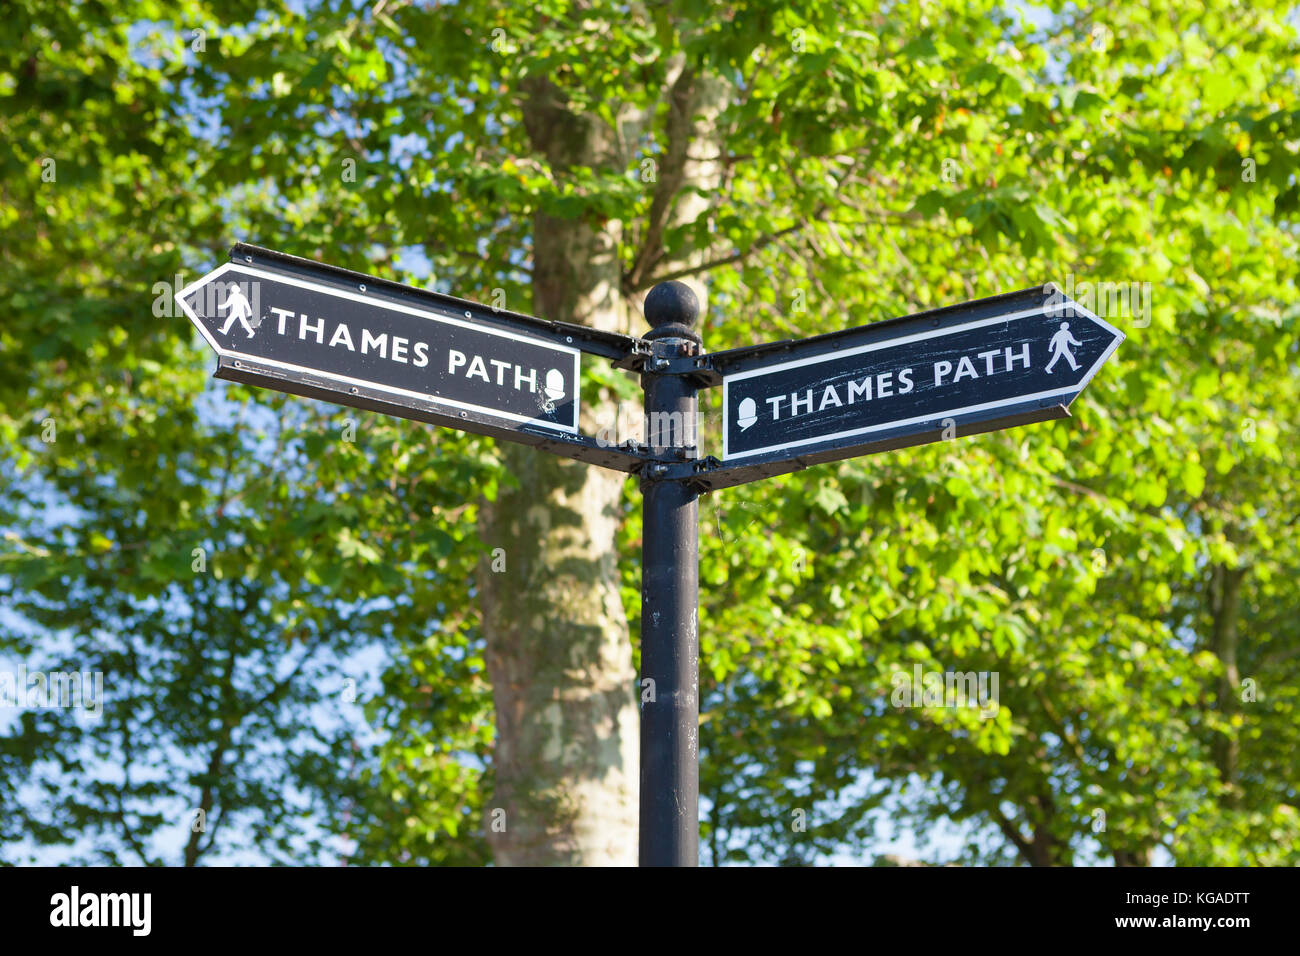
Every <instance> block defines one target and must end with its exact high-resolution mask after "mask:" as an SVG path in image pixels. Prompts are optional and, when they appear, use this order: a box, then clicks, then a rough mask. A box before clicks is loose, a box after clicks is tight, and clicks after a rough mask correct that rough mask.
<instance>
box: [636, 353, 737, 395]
mask: <svg viewBox="0 0 1300 956" xmlns="http://www.w3.org/2000/svg"><path fill="white" fill-rule="evenodd" d="M645 370H646V371H647V372H654V373H655V374H656V375H682V376H685V377H686V378H689V379H690V380H691V381H693V382H694V383H695V384H696V385H697V386H699V387H700V388H712V387H714V386H715V385H721V384H722V373H721V372H719V371H718V370H717V369H716V368H714V366H713V357H712V356H711V355H709V354H705V355H685V356H681V357H679V358H657V359H654V360H653V361H652V362H651V363H650V365H649V366H648V367H647V368H646V369H645Z"/></svg>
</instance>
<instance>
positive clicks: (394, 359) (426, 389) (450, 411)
mask: <svg viewBox="0 0 1300 956" xmlns="http://www.w3.org/2000/svg"><path fill="white" fill-rule="evenodd" d="M231 259H232V261H231V262H229V263H227V264H226V265H222V266H220V267H219V268H217V269H216V270H215V271H213V272H211V273H209V274H208V275H206V276H204V277H203V278H201V279H199V280H198V281H197V282H194V283H192V284H191V285H189V286H187V287H186V288H184V289H182V290H181V291H180V292H179V293H178V294H177V296H176V300H177V302H178V304H179V305H180V307H181V309H182V310H183V311H184V312H185V314H186V315H187V316H189V318H190V320H191V321H192V322H193V323H194V324H195V325H196V326H198V329H199V331H200V332H201V333H202V334H203V337H204V338H205V339H206V340H207V341H208V343H209V344H210V345H211V346H212V348H213V349H215V350H216V352H217V355H218V368H217V373H216V374H217V376H218V377H221V378H228V379H234V380H237V381H243V382H248V383H250V384H255V385H262V386H267V387H270V388H275V389H278V390H280V391H286V392H293V393H295V394H300V395H307V396H310V397H313V398H320V399H325V400H327V401H331V402H336V403H338V404H342V405H349V406H354V407H358V408H366V409H371V410H375V411H382V412H386V413H388V414H393V415H399V416H402V417H405V418H414V419H418V420H421V421H429V422H434V423H436V424H441V425H449V426H452V427H455V428H459V429H462V430H465V431H471V432H477V433H480V434H488V435H495V436H497V437H501V438H507V439H511V440H514V441H522V442H524V443H526V444H531V445H546V446H547V447H548V450H552V451H556V450H558V451H560V453H561V454H567V455H570V456H572V457H578V458H583V459H585V460H589V461H595V462H596V463H598V464H604V465H608V466H611V467H617V468H621V469H623V470H628V469H629V468H630V467H631V466H632V465H634V464H639V461H640V460H639V459H635V458H629V457H628V456H626V455H623V454H621V453H620V452H619V450H618V449H602V448H598V447H596V443H595V442H592V441H591V440H589V439H584V438H582V437H581V436H580V435H579V434H578V411H579V386H580V381H581V355H582V352H584V351H587V352H595V353H596V354H599V355H603V356H605V357H607V358H613V359H615V360H618V359H622V358H626V356H627V354H628V353H629V351H633V350H634V349H633V346H634V344H635V343H636V341H637V340H634V339H631V338H629V337H627V336H617V335H612V334H609V333H602V332H599V331H597V330H594V329H589V328H586V327H582V326H573V325H566V324H563V323H557V322H548V321H545V320H542V319H537V318H534V317H532V316H527V315H521V314H518V313H513V312H506V311H504V310H499V309H491V308H488V307H485V306H481V305H477V304H475V303H472V302H467V301H464V300H462V299H456V298H453V297H451V296H445V295H440V294H438V293H434V292H430V291H427V290H423V289H415V288H412V287H409V286H403V285H399V284H397V283H394V282H388V281H385V280H381V279H375V278H373V277H370V276H365V275H361V274H358V273H353V272H349V271H347V270H343V269H337V268H334V267H331V266H325V265H322V264H320V263H315V262H310V261H308V260H304V259H298V258H295V257H292V256H286V255H283V254H282V253H276V252H272V251H271V250H266V249H260V248H258V247H256V246H249V245H244V244H240V245H237V246H235V248H234V249H233V250H232V253H231Z"/></svg>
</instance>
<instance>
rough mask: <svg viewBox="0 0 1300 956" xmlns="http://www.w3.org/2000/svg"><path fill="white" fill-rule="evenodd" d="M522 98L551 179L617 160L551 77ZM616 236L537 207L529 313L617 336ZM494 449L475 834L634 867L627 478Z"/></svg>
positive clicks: (589, 412)
mask: <svg viewBox="0 0 1300 956" xmlns="http://www.w3.org/2000/svg"><path fill="white" fill-rule="evenodd" d="M529 92H530V99H529V102H528V104H527V106H526V110H525V117H524V119H525V127H526V129H527V130H528V133H529V136H530V138H531V139H532V141H533V145H534V146H535V147H536V148H537V150H538V151H539V152H540V153H541V154H543V155H544V156H545V157H546V158H547V159H548V160H549V161H550V163H551V164H552V166H553V167H554V168H555V169H556V170H557V171H561V170H563V169H564V168H566V167H568V166H570V165H576V164H579V163H581V164H584V165H590V166H593V167H596V166H600V165H602V164H609V163H615V162H618V161H620V158H619V157H618V156H617V155H616V154H615V147H616V139H615V137H614V135H613V131H612V130H610V129H609V128H608V127H607V126H606V125H605V124H604V123H602V122H601V121H600V120H599V119H597V118H595V117H594V116H588V115H578V114H576V113H575V112H573V111H572V110H570V109H569V108H568V107H567V106H566V104H565V103H564V101H563V97H562V96H561V94H560V93H559V92H558V91H557V90H556V88H555V87H554V86H553V85H552V84H551V83H550V82H549V81H546V80H540V81H534V82H533V83H532V84H531V88H530V90H529ZM621 230H622V227H621V223H618V222H616V221H609V222H597V221H594V220H593V219H592V218H591V217H590V216H584V217H583V218H579V219H571V220H565V219H557V218H555V217H553V216H550V215H548V214H546V213H545V212H539V213H538V214H537V215H536V218H535V221H534V231H533V311H534V313H535V314H537V315H539V316H542V317H544V318H547V319H555V320H562V321H566V322H579V323H583V324H585V325H590V326H593V327H596V328H603V329H610V330H616V331H626V329H627V324H628V323H627V312H626V306H625V303H624V302H623V299H622V296H621V292H620V279H621V270H620V264H619V259H618V246H619V241H620V239H621ZM601 361H603V360H601ZM614 409H615V405H614V401H613V399H612V396H605V397H604V399H603V400H602V401H601V402H599V403H597V404H596V406H595V407H594V408H593V407H591V405H590V403H586V407H585V408H583V410H582V420H583V421H582V424H583V431H584V432H586V433H587V434H594V433H595V431H596V430H597V429H598V428H599V427H601V426H602V425H607V424H609V423H610V421H611V420H612V418H613V416H614V414H615V411H614ZM503 452H504V458H505V462H506V465H507V467H508V468H509V470H510V471H511V472H512V473H513V474H514V476H515V477H516V478H517V479H518V481H519V486H518V487H517V488H508V487H505V486H504V485H503V486H502V488H501V490H500V492H499V494H498V497H497V500H496V502H495V503H492V504H490V505H486V506H485V507H484V508H483V510H482V512H481V514H482V519H481V525H480V532H481V534H482V536H483V539H484V541H485V543H486V544H487V546H488V549H489V553H488V554H486V555H485V556H484V558H483V559H482V560H481V561H480V569H479V570H480V573H479V600H480V602H481V605H482V610H483V628H484V633H485V637H486V646H487V647H486V660H487V666H488V670H489V673H490V676H491V679H492V692H493V698H494V702H495V706H496V720H497V740H496V748H495V752H494V759H493V770H494V774H495V793H494V797H493V799H492V800H491V801H490V803H489V806H488V808H487V812H486V813H485V820H484V826H485V829H486V831H487V838H488V841H489V843H490V845H491V846H492V849H493V854H494V857H495V860H496V862H497V863H498V864H501V865H524V866H529V865H550V864H582V865H623V864H626V865H632V864H635V863H636V852H637V818H636V813H637V780H638V768H637V764H638V732H639V731H638V715H637V709H636V696H635V679H636V674H635V672H634V670H633V667H632V646H631V642H630V640H629V635H628V625H627V616H626V615H625V613H624V611H623V605H622V602H621V600H620V596H619V571H618V553H617V550H616V547H615V544H616V542H615V536H616V533H617V531H618V526H619V522H620V520H621V516H622V514H623V511H622V507H621V504H622V493H623V485H624V482H625V480H626V476H625V475H623V474H622V473H621V472H611V471H607V470H605V469H602V468H598V467H595V466H592V465H585V464H580V463H576V462H571V461H568V460H567V459H563V458H558V457H553V456H550V455H547V454H545V453H544V452H539V451H536V450H534V449H531V448H526V447H519V446H510V447H508V448H505V449H503ZM494 548H501V549H503V550H504V554H505V559H506V560H505V570H503V571H493V570H492V560H491V553H490V552H491V549H494ZM499 566H500V565H499V564H498V567H499ZM495 810H504V811H505V813H504V818H502V817H501V815H500V814H494V813H493V811H495Z"/></svg>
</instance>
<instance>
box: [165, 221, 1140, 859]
mask: <svg viewBox="0 0 1300 956" xmlns="http://www.w3.org/2000/svg"><path fill="white" fill-rule="evenodd" d="M176 298H177V301H178V303H179V304H180V307H181V308H182V310H183V311H184V312H185V314H186V315H188V316H189V318H190V320H191V321H193V322H194V324H195V325H196V326H198V328H199V331H200V332H201V333H202V334H203V337H204V338H205V339H206V340H207V341H208V343H209V344H210V345H211V346H212V347H213V349H215V350H216V352H217V372H216V375H217V376H218V377H220V378H227V379H233V380H235V381H241V382H247V383H249V384H253V385H261V386H266V387H269V388H274V389H278V390H280V391H284V392H292V393H294V394H298V395H306V396H308V397H311V398H319V399H323V400H325V401H330V402H336V403H338V404H341V405H348V406H352V407H356V408H364V409H370V410H374V411H381V412H385V413H387V414H391V415H397V416H400V417H404V418H412V419H416V420H418V421H425V422H431V423H433V424H437V425H447V426H450V427H453V428H460V429H462V430H464V431H470V432H476V433H478V434H483V435H491V436H494V437H496V438H502V439H505V440H507V441H515V442H522V443H524V444H527V445H532V446H534V447H536V448H538V449H540V450H543V451H549V452H552V453H555V454H560V455H564V456H567V457H570V458H575V459H577V460H580V461H586V462H589V463H592V464H597V465H602V466H604V467H608V468H614V469H617V470H620V471H626V472H632V473H635V474H637V475H638V476H639V477H640V478H641V489H642V493H643V495H644V499H645V500H644V519H645V520H644V535H643V545H642V585H641V601H642V614H641V676H642V679H643V681H644V680H645V679H647V678H648V679H651V680H653V681H654V683H655V695H654V702H652V703H646V704H644V705H643V706H642V713H641V808H640V810H641V831H640V860H641V864H642V865H643V866H654V865H669V866H673V865H675V866H693V865H695V864H696V862H697V856H698V832H699V778H698V770H699V768H698V750H699V747H698V744H699V741H698V729H699V677H698V675H699V660H698V658H699V633H698V617H697V612H698V606H699V577H698V543H699V542H698V536H699V513H698V501H697V499H698V496H699V494H700V493H701V492H706V491H712V490H716V489H719V488H726V487H731V486H734V485H738V484H742V483H744V482H747V481H754V480H757V479H759V478H765V477H770V476H772V475H780V474H785V473H788V472H791V471H795V470H798V469H800V468H805V467H808V466H810V465H814V464H817V463H820V462H826V461H835V460H838V459H843V458H850V457H855V456H858V455H866V454H872V453H875V452H880V451H887V450H890V449H894V448H903V447H906V446H909V445H918V444H923V443H925V442H931V441H938V440H940V439H945V438H955V437H958V436H959V435H968V434H975V433H978V432H986V431H993V430H996V429H1002V428H1009V427H1012V426H1014V425H1022V424H1027V423H1030V422H1038V421H1044V420H1047V419H1051V418H1061V417H1066V416H1068V415H1069V411H1068V407H1069V405H1070V403H1071V402H1072V401H1073V400H1074V399H1075V398H1077V397H1078V395H1079V393H1080V392H1081V391H1082V390H1083V388H1084V386H1085V385H1087V383H1088V382H1089V380H1090V379H1091V378H1092V377H1093V375H1095V374H1096V372H1097V370H1098V369H1099V368H1100V367H1101V366H1102V365H1103V364H1104V363H1105V361H1106V360H1107V359H1108V358H1109V357H1110V356H1111V354H1112V353H1114V351H1115V349H1116V348H1118V347H1119V344H1120V342H1122V341H1123V340H1124V335H1123V333H1122V332H1120V331H1118V330H1117V329H1115V328H1114V327H1112V326H1111V325H1110V324H1108V323H1107V322H1105V321H1103V320H1102V319H1101V318H1099V317H1098V316H1096V315H1094V314H1093V313H1091V312H1089V311H1088V310H1086V309H1084V308H1082V307H1081V306H1079V305H1077V304H1076V303H1073V302H1071V301H1070V300H1069V299H1067V298H1066V297H1065V296H1064V295H1063V294H1062V293H1061V291H1060V290H1059V289H1057V288H1056V287H1055V286H1053V285H1050V284H1048V285H1046V286H1043V287H1041V288H1036V289H1029V290H1025V291H1023V292H1013V293H1009V294H1006V295H999V296H993V297H992V298H987V299H980V300H978V301H974V302H967V303H964V304H962V305H955V306H950V307H947V308H942V309H935V310H932V311H929V312H922V313H918V314H916V315H910V316H906V317H904V318H899V319H893V320H890V321H886V322H878V323H875V324H872V325H864V326H860V327H858V328H853V329H847V330H845V331H841V332H831V333H829V334H826V335H819V336H814V337H812V338H808V339H802V340H798V341H786V342H776V343H772V344H770V345H759V346H753V347H749V348H741V349H734V350H731V351H726V352H717V353H714V354H711V355H710V354H705V353H704V352H703V350H702V343H701V340H700V337H699V334H698V333H697V332H696V331H695V329H694V325H695V322H696V320H697V317H698V311H699V308H698V304H697V302H696V300H695V296H694V294H693V293H691V291H690V289H689V288H688V287H687V286H685V285H683V284H682V283H680V282H666V283H661V284H660V285H657V286H655V287H654V288H653V289H652V290H651V291H650V294H649V295H648V296H647V297H646V302H645V315H646V319H647V321H648V322H649V323H650V325H651V326H652V329H651V331H650V332H649V333H648V334H647V335H646V336H645V338H644V339H636V338H632V337H630V336H624V335H616V334H613V333H606V332H600V331H597V330H594V329H589V328H587V327H585V326H579V325H572V324H567V323H560V322H549V321H546V320H544V319H538V318H534V317H533V316H528V315H523V314H520V313H513V312H506V311H504V310H498V309H491V308H487V307H485V306H481V305H477V304H475V303H472V302H467V301H465V300H462V299H456V298H453V297H451V296H446V295H441V294H439V293H436V292H430V291H427V290H423V289H416V288H412V287H409V286H404V285H399V284H398V283H395V282H390V281H387V280H383V279H375V278H372V277H368V276H365V275H362V274H360V273H355V272H350V271H348V270H345V269H338V268H335V267H333V266H326V265H322V264H320V263H316V262H311V261H309V260H305V259H298V258H295V257H293V256H287V255H284V254H283V253H278V252H272V251H271V250H268V249H261V248H258V247H257V246H250V245H246V244H242V243H241V244H239V245H236V246H235V247H234V249H232V250H231V262H230V263H229V264H228V265H223V266H221V267H220V268H218V269H216V270H215V271H214V272H211V273H209V274H208V275H206V276H204V277H203V278H202V279H199V280H198V281H197V282H195V283H193V284H191V285H189V286H187V287H186V288H184V289H182V290H181V291H180V292H179V293H178V294H177V296H176ZM583 354H593V355H597V356H600V357H603V358H605V359H608V360H610V361H612V362H613V363H614V364H615V365H616V366H617V367H620V368H625V369H629V370H632V371H638V372H640V373H641V383H642V388H643V390H644V393H645V411H646V421H647V422H648V423H649V434H647V435H646V436H645V439H646V440H645V442H644V443H636V442H629V443H627V444H624V445H621V446H616V445H612V444H610V443H606V442H600V441H596V440H593V439H592V438H589V437H587V436H584V435H582V434H581V433H580V427H581V426H580V420H579V395H580V389H581V377H582V365H581V360H582V355H583ZM714 386H721V388H722V413H723V433H722V449H721V450H722V458H721V459H718V458H714V457H711V456H710V457H707V458H703V459H701V458H699V457H698V456H697V450H696V448H695V447H694V444H695V436H694V431H693V426H694V422H695V411H696V404H697V399H696V392H697V391H698V389H700V388H708V387H714ZM688 423H689V424H688ZM684 425H685V426H686V427H683V426H684Z"/></svg>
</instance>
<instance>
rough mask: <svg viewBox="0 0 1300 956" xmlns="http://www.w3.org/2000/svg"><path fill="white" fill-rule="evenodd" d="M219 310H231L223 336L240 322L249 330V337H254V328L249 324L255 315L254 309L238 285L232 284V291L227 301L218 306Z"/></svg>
mask: <svg viewBox="0 0 1300 956" xmlns="http://www.w3.org/2000/svg"><path fill="white" fill-rule="evenodd" d="M217 308H219V309H225V308H229V309H230V311H229V312H227V313H226V324H225V325H223V326H222V327H221V334H222V335H226V334H227V333H228V332H229V331H230V327H231V326H232V325H234V324H235V320H236V319H238V320H239V324H240V325H242V326H243V327H244V328H245V329H247V330H248V337H249V338H250V339H251V338H252V337H253V327H252V326H251V325H249V324H248V320H249V319H250V318H251V317H252V315H253V307H252V305H250V304H249V302H248V298H247V297H246V296H245V295H244V293H243V292H241V291H240V289H239V285H238V283H235V282H232V283H230V291H229V293H228V294H227V295H226V301H225V302H222V303H221V304H220V305H218V306H217Z"/></svg>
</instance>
